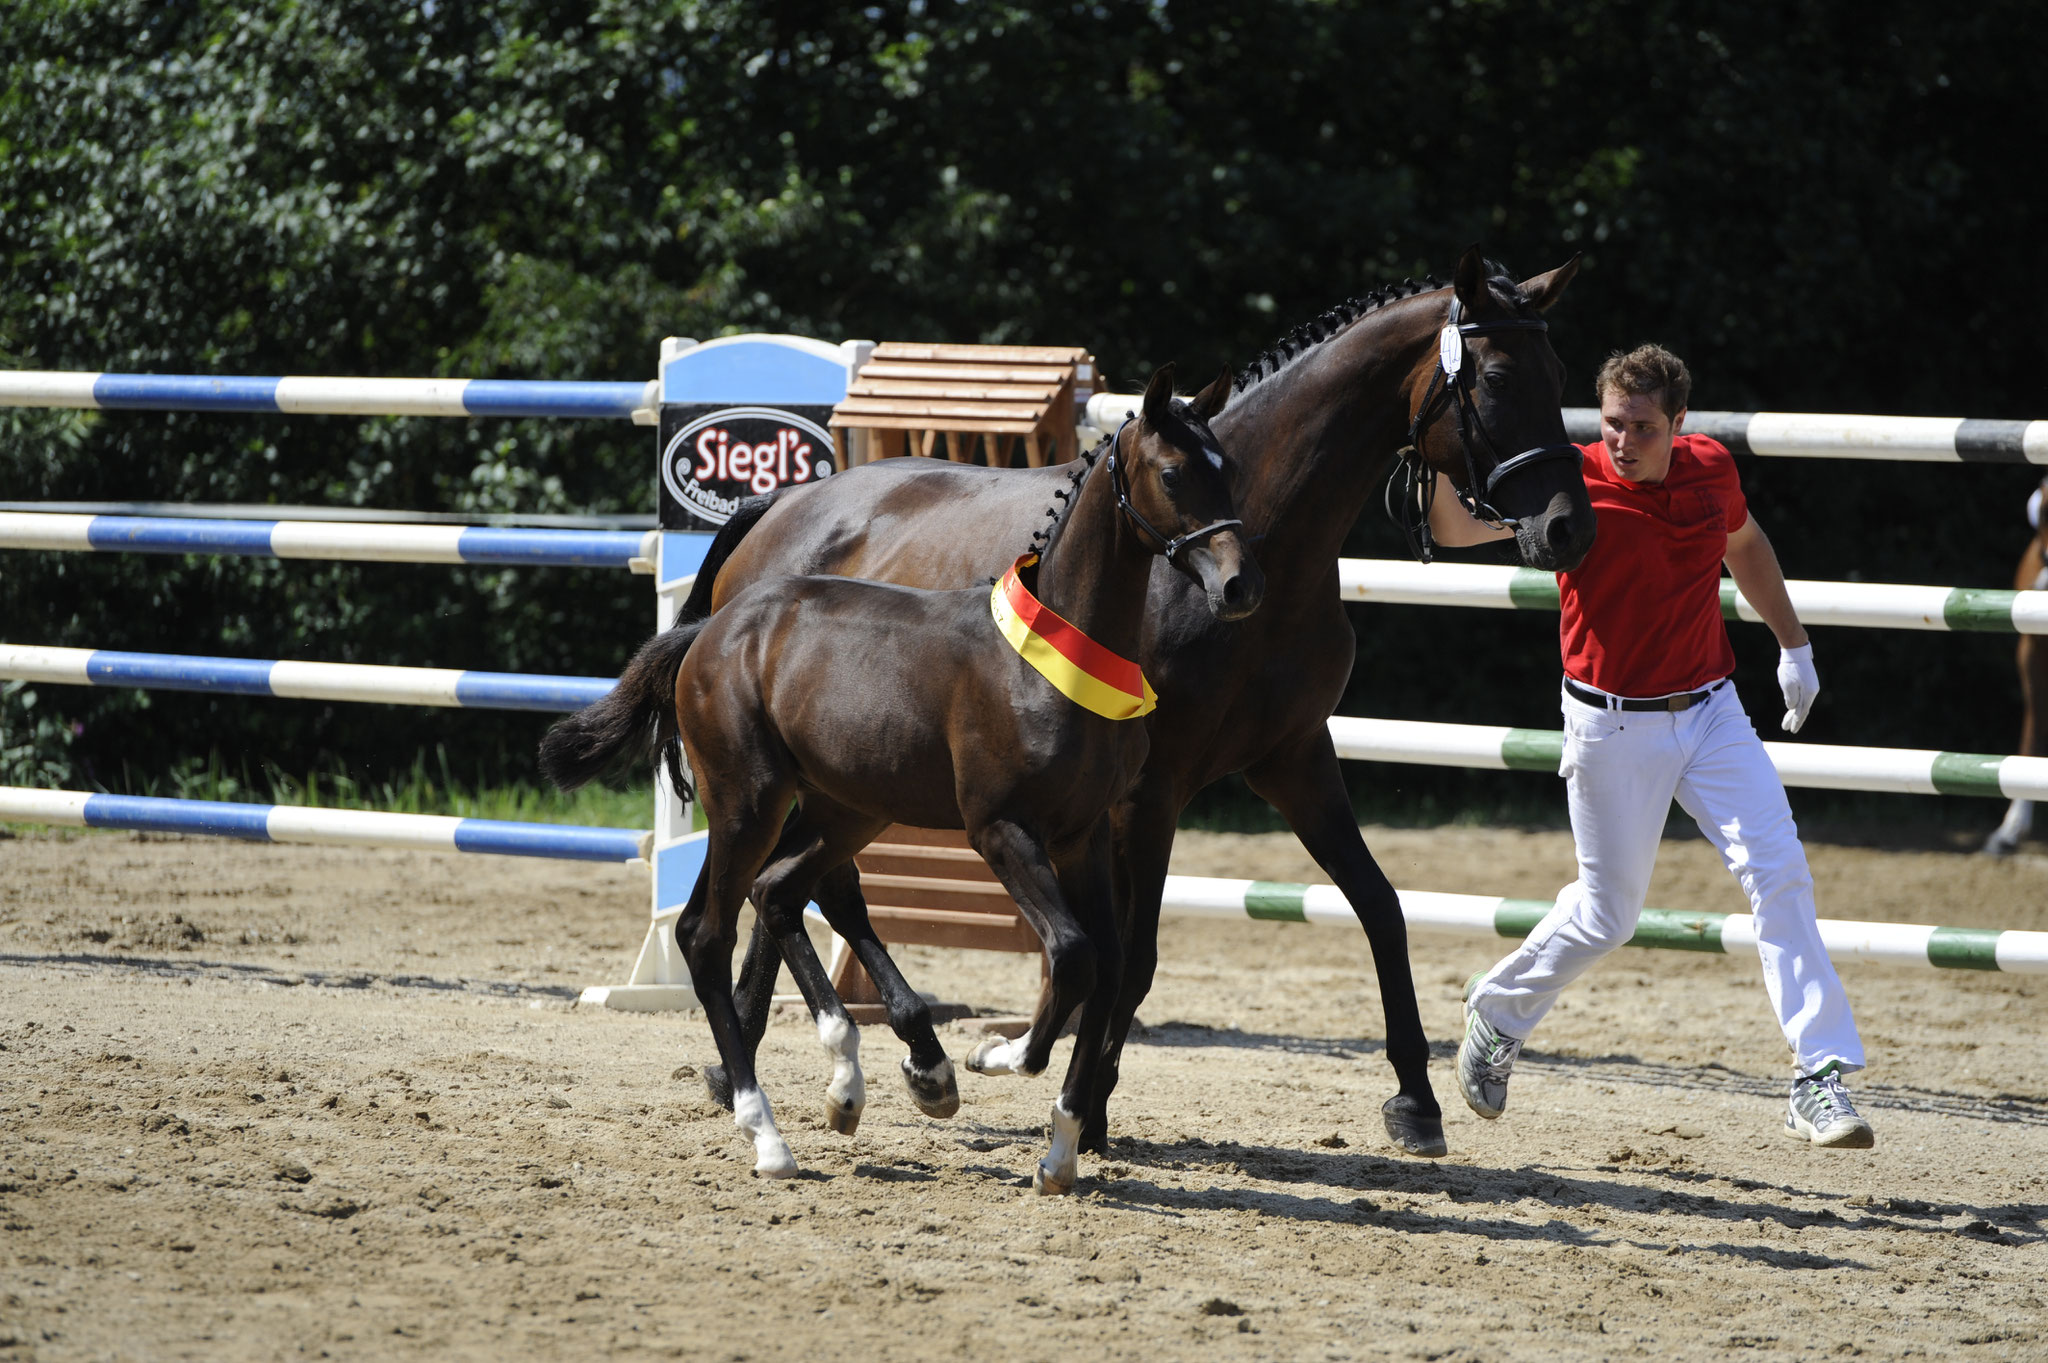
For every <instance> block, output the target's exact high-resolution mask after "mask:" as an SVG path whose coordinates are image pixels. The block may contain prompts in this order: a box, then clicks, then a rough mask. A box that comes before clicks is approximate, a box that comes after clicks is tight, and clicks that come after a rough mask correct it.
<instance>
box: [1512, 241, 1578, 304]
mask: <svg viewBox="0 0 2048 1363" xmlns="http://www.w3.org/2000/svg"><path fill="white" fill-rule="evenodd" d="M1579 260H1580V256H1579V253H1578V252H1576V251H1574V252H1573V253H1572V258H1571V259H1570V260H1567V261H1566V262H1565V263H1564V264H1562V265H1560V266H1558V267H1557V268H1556V269H1554V270H1552V271H1550V272H1549V273H1548V274H1540V275H1537V276H1536V277H1535V278H1534V279H1525V280H1523V281H1522V297H1524V298H1526V299H1528V300H1529V305H1530V306H1531V307H1533V308H1535V309H1536V311H1538V312H1549V311H1550V305H1551V304H1552V303H1555V302H1556V301H1557V298H1558V295H1559V294H1561V293H1563V292H1564V286H1565V285H1567V284H1569V283H1571V282H1572V277H1573V276H1574V275H1576V274H1578V272H1579Z"/></svg>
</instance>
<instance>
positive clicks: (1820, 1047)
mask: <svg viewBox="0 0 2048 1363" xmlns="http://www.w3.org/2000/svg"><path fill="white" fill-rule="evenodd" d="M1691 388H1692V378H1691V375H1690V374H1689V373H1688V372H1687V371H1686V367H1685V364H1684V362H1683V361H1681V360H1680V359H1679V358H1678V357H1677V356H1675V355H1673V354H1671V353H1670V352H1669V351H1667V350H1665V349H1663V348H1662V347H1660V346H1654V345H1645V346H1641V347H1639V348H1637V349H1635V350H1633V351H1630V352H1629V353H1627V354H1625V355H1624V354H1619V353H1617V354H1615V355H1614V356H1612V357H1610V358H1609V359H1608V361H1607V363H1606V364H1605V365H1603V366H1602V367H1601V369H1600V373H1599V377H1598V379H1597V390H1598V393H1599V399H1600V435H1601V438H1600V440H1599V442H1597V443H1595V444H1591V445H1586V446H1583V447H1582V451H1583V453H1584V454H1585V466H1584V470H1585V478H1586V488H1587V491H1588V492H1589V493H1590V494H1591V499H1592V503H1593V508H1594V511H1595V513H1596V514H1597V515H1598V517H1599V523H1600V524H1599V534H1598V537H1597V538H1596V539H1595V540H1594V543H1593V548H1592V551H1591V552H1590V553H1589V554H1588V555H1587V557H1586V560H1585V562H1584V563H1582V564H1580V565H1579V567H1577V568H1575V569H1573V570H1571V571H1570V572H1566V573H1561V574H1559V576H1558V588H1559V595H1560V597H1561V599H1562V606H1563V616H1562V619H1561V621H1560V625H1559V631H1558V634H1559V640H1560V644H1561V647H1562V652H1563V655H1564V698H1563V701H1562V704H1563V708H1564V728H1565V746H1564V760H1563V763H1562V765H1561V767H1560V771H1561V774H1562V775H1563V776H1564V778H1565V783H1566V785H1565V788H1566V792H1567V795H1568V798H1569V805H1570V810H1571V820H1572V838H1573V842H1574V843H1575V845H1576V850H1577V854H1578V863H1579V875H1578V879H1577V880H1574V881H1573V882H1572V883H1571V884H1569V885H1567V886H1565V887H1564V889H1562V890H1560V891H1559V892H1558V896H1557V904H1556V907H1554V908H1553V909H1552V910H1551V911H1550V913H1549V914H1548V915H1547V916H1546V917H1545V918H1544V919H1543V921H1542V922H1541V923H1539V924H1537V926H1536V929H1535V931H1533V932H1531V933H1530V934H1529V937H1528V940H1527V941H1525V942H1523V944H1522V946H1521V948H1520V949H1519V950H1517V951H1515V952H1513V953H1511V954H1510V955H1509V956H1508V957H1507V958H1506V959H1504V960H1503V961H1501V962H1500V964H1498V965H1496V966H1495V967H1494V968H1493V969H1492V970H1490V971H1485V972H1483V973H1482V974H1480V975H1476V976H1474V977H1473V979H1472V982H1471V983H1470V984H1468V985H1467V986H1466V991H1465V1039H1464V1042H1463V1044H1462V1045H1460V1047H1459V1048H1458V1087H1459V1088H1460V1089H1461V1090H1462V1091H1463V1092H1464V1095H1465V1101H1466V1102H1467V1103H1468V1104H1469V1105H1470V1106H1471V1108H1472V1110H1473V1111H1474V1112H1477V1113H1478V1114H1479V1115H1480V1116H1482V1117H1486V1118H1489V1119H1491V1118H1495V1117H1498V1116H1500V1114H1501V1112H1502V1110H1503V1109H1504V1108H1505V1107H1506V1106H1507V1085H1508V1076H1509V1074H1510V1072H1511V1071H1512V1070H1513V1068H1514V1063H1515V1056H1516V1055H1517V1053H1518V1052H1519V1051H1520V1050H1521V1048H1522V1044H1523V1043H1524V1042H1525V1041H1527V1040H1528V1039H1529V1036H1530V1034H1531V1033H1532V1032H1533V1031H1534V1030H1535V1029H1536V1026H1537V1024H1538V1023H1539V1022H1541V1021H1542V1020H1543V1016H1544V1014H1545V1013H1547V1012H1549V1010H1550V1006H1551V1005H1552V1004H1553V1003H1554V1002H1556V1000H1557V997H1558V995H1559V993H1560V992H1562V991H1563V989H1564V988H1565V986H1566V985H1568V984H1570V983H1571V982H1572V981H1573V980H1575V979H1577V978H1578V977H1579V976H1580V975H1581V974H1582V973H1584V972H1585V970H1586V969H1587V968H1588V967H1590V966H1591V965H1592V964H1593V963H1594V962H1595V961H1597V960H1599V959H1600V958H1601V957H1602V956H1604V955H1606V954H1607V953H1608V952H1610V951H1612V950H1613V949H1614V948H1616V947H1618V946H1620V945H1622V944H1623V943H1625V942H1626V941H1628V939H1629V937H1630V936H1631V935H1632V934H1633V933H1634V931H1635V926H1636V920H1637V918H1638V916H1639V915H1640V914H1641V912H1642V907H1643V900H1644V898H1645V896H1646V895H1647V894H1648V892H1649V885H1650V872H1651V870H1652V868H1653V867H1654V865H1655V864H1656V859H1657V844H1658V841H1659V839H1660V838H1661V836H1662V834H1663V829H1664V819H1665V815H1666V813H1667V812H1668V811H1669V809H1670V807H1671V800H1672V798H1673V796H1674V795H1675V796H1676V797H1677V799H1678V803H1679V805H1680V806H1681V807H1682V808H1683V809H1684V810H1685V812H1686V813H1688V814H1690V815H1692V816H1693V818H1694V820H1696V821H1697V822H1698V824H1699V826H1700V830H1701V831H1702V832H1703V833H1705V834H1706V836H1707V838H1708V840H1709V841H1711V842H1712V843H1713V844H1714V846H1715V847H1716V848H1717V849H1718V850H1719V851H1720V853H1721V856H1722V859H1723V860H1724V861H1725V862H1726V863H1727V865H1728V869H1729V870H1730V871H1732V872H1734V874H1735V877H1736V879H1738V880H1739V881H1740V882H1741V883H1742V888H1743V890H1744V891H1745V892H1746V893H1747V894H1748V895H1749V900H1750V903H1751V905H1752V906H1753V908H1754V911H1755V915H1756V920H1755V921H1756V935H1757V953H1758V955H1759V956H1760V957H1761V958H1762V962H1763V973H1764V989H1765V992H1766V993H1768V994H1769V996H1770V1001H1771V1006H1772V1008H1773V1009H1774V1010H1775V1011H1776V1013H1777V1017H1778V1025H1779V1026H1780V1027H1781V1028H1782V1029H1783V1031H1784V1033H1785V1039H1786V1041H1787V1042H1788V1043H1790V1045H1791V1048H1792V1055H1793V1074H1794V1076H1795V1077H1794V1079H1793V1082H1792V1092H1791V1099H1790V1102H1789V1104H1788V1109H1787V1112H1786V1114H1785V1133H1786V1134H1787V1135H1789V1136H1792V1137H1794V1138H1796V1139H1800V1140H1805V1141H1810V1142H1812V1143H1813V1144H1815V1145H1820V1146H1828V1147H1834V1148H1854V1149H1864V1148H1868V1147H1869V1146H1871V1145H1872V1144H1873V1143H1874V1136H1873V1134H1872V1131H1871V1127H1870V1123H1869V1122H1868V1121H1866V1120H1865V1119H1864V1118H1863V1117H1862V1116H1860V1115H1859V1114H1858V1113H1857V1111H1856V1109H1855V1106H1854V1105H1853V1104H1852V1103H1851V1102H1850V1099H1849V1095H1848V1093H1847V1091H1846V1090H1845V1089H1844V1088H1843V1086H1842V1076H1843V1075H1844V1074H1847V1073H1849V1072H1851V1071H1854V1070H1859V1069H1861V1068H1863V1044H1862V1041H1861V1039H1860V1038H1859V1037H1858V1035H1857V1032H1856V1023H1855V1019H1854V1018H1853V1017H1852V1016H1851V1015H1850V1011H1849V1000H1848V998H1847V997H1846V996H1845V994H1844V993H1843V991H1842V983H1841V980H1840V979H1839V978H1837V977H1836V975H1835V969H1834V965H1833V963H1832V962H1830V961H1829V960H1828V955H1827V951H1826V949H1825V948H1824V947H1823V946H1822V945H1821V940H1820V933H1819V930H1818V928H1817V927H1816V926H1815V922H1814V918H1815V910H1814V902H1813V877H1812V875H1811V873H1810V872H1809V871H1808V870H1807V865H1806V852H1805V849H1804V848H1802V847H1801V845H1800V842H1799V835H1798V831H1797V829H1796V828H1795V827H1794V826H1793V822H1792V811H1791V808H1790V806H1789V805H1788V804H1787V803H1786V801H1785V788H1784V786H1783V784H1782V783H1781V782H1780V781H1779V780H1778V774H1777V771H1776V769H1775V768H1774V767H1773V766H1772V765H1771V760H1770V758H1769V756H1768V755H1766V754H1765V752H1764V748H1763V744H1762V742H1761V741H1760V740H1759V739H1758V738H1757V736H1756V731H1755V729H1754V728H1753V727H1752V726H1751V725H1750V722H1749V717H1748V716H1747V715H1746V714H1745V713H1744V712H1743V709H1742V704H1741V702H1740V701H1739V700H1737V699H1736V695H1735V688H1734V687H1733V686H1732V685H1730V684H1729V683H1728V675H1729V673H1731V672H1732V671H1734V669H1735V655H1734V652H1733V651H1732V650H1731V649H1730V648H1729V645H1728V632H1727V629H1726V627H1725V626H1724V625H1723V624H1722V621H1721V608H1720V583H1721V572H1720V570H1721V565H1722V564H1723V563H1724V562H1725V563H1726V564H1727V566H1728V569H1729V571H1730V573H1732V574H1733V575H1734V578H1735V584H1736V586H1737V587H1738V588H1740V589H1741V591H1742V594H1743V596H1745V597H1746V598H1748V600H1749V603H1750V604H1751V605H1752V606H1754V607H1755V608H1756V611H1757V614H1758V615H1760V616H1762V617H1763V619H1764V622H1765V623H1766V624H1768V625H1769V626H1770V628H1771V632H1772V633H1773V634H1775V635H1777V637H1778V644H1779V650H1780V651H1779V655H1778V656H1779V662H1778V683H1779V686H1780V687H1781V689H1782V690H1783V692H1784V696H1785V706H1786V709H1785V717H1784V720H1783V727H1784V728H1785V729H1786V730H1787V731H1788V732H1797V730H1798V729H1799V726H1800V725H1801V724H1803V723H1805V721H1806V715H1807V711H1808V710H1809V709H1810V708H1811V707H1812V705H1813V700H1814V696H1815V695H1816V694H1817V693H1818V691H1819V689H1820V682H1819V679H1818V677H1817V675H1816V674H1815V672H1814V667H1813V647H1812V645H1811V644H1810V643H1809V642H1808V641H1807V637H1806V630H1805V629H1804V628H1803V627H1802V626H1801V625H1800V623H1799V616H1798V614H1797V612H1795V611H1794V610H1793V608H1792V600H1791V597H1790V596H1789V595H1788V594H1787V592H1786V590H1785V577H1784V574H1783V572H1782V571H1781V570H1780V569H1779V567H1778V560H1777V555H1776V554H1775V553H1773V552H1772V550H1771V543H1770V541H1769V540H1768V539H1766V538H1765V537H1764V532H1763V530H1762V528H1761V527H1759V526H1758V525H1757V523H1756V521H1755V520H1754V519H1753V518H1752V517H1751V516H1750V514H1749V509H1748V505H1747V503H1746V502H1745V501H1744V500H1743V496H1742V488H1741V484H1740V482H1739V480H1738V479H1737V477H1736V472H1735V463H1734V460H1733V458H1732V457H1731V456H1730V455H1729V453H1728V451H1727V449H1726V448H1725V447H1723V446H1722V445H1720V444H1718V443H1717V442H1715V441H1713V440H1710V439H1707V438H1706V437H1704V436H1696V435H1684V434H1682V431H1683V428H1684V425H1685V415H1686V401H1687V398H1688V396H1689V394H1690V392H1691ZM1430 521H1431V530H1432V532H1433V533H1434V534H1435V535H1436V538H1437V539H1438V541H1439V542H1441V543H1443V544H1446V545H1459V544H1476V543H1479V542H1481V541H1484V540H1488V539H1499V538H1503V537H1505V535H1506V534H1507V533H1508V532H1507V531H1505V530H1498V529H1494V528H1491V527H1488V526H1485V525H1483V524H1481V523H1479V522H1477V521H1474V520H1473V519H1472V518H1471V517H1470V516H1469V515H1467V514H1466V513H1465V512H1464V511H1463V509H1462V508H1460V507H1459V505H1458V503H1457V502H1456V500H1455V499H1453V498H1451V497H1449V496H1440V497H1437V498H1435V499H1434V502H1433V504H1432V507H1431V515H1430Z"/></svg>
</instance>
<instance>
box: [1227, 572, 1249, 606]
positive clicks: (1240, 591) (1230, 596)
mask: <svg viewBox="0 0 2048 1363" xmlns="http://www.w3.org/2000/svg"><path fill="white" fill-rule="evenodd" d="M1223 604H1224V605H1226V606H1230V607H1232V608H1236V607H1238V606H1241V605H1243V604H1244V579H1243V578H1241V577H1233V578H1231V579H1230V580H1229V581H1228V582H1225V583H1224V584H1223Z"/></svg>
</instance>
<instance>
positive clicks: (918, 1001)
mask: <svg viewBox="0 0 2048 1363" xmlns="http://www.w3.org/2000/svg"><path fill="white" fill-rule="evenodd" d="M813 897H814V898H815V899H816V900H817V901H818V908H819V910H820V911H821V912H823V913H824V915H825V921H826V922H828V923H830V924H831V925H832V930H833V931H834V932H836V933H838V934H839V935H840V936H841V937H842V938H844V939H845V940H846V945H847V946H848V948H849V949H851V950H852V952H853V955H854V959H856V960H858V961H859V962H860V963H861V965H862V966H863V967H864V968H865V969H866V970H867V972H868V978H869V979H872V980H873V981H874V982H875V991H876V992H877V993H879V994H880V995H881V996H882V1005H883V1007H885V1008H887V1009H888V1010H889V1027H890V1030H892V1031H894V1032H895V1033H896V1036H897V1039H899V1040H900V1041H902V1042H903V1044H904V1045H905V1046H907V1047H909V1049H910V1054H909V1055H906V1056H904V1057H903V1083H904V1086H905V1087H906V1088H908V1089H909V1090H910V1100H911V1101H912V1102H914V1103H916V1104H917V1108H918V1111H920V1112H922V1113H924V1114H925V1116H927V1117H939V1118H945V1117H950V1116H952V1115H953V1114H954V1113H956V1112H958V1111H959V1110H960V1081H959V1079H958V1078H957V1077H956V1076H955V1075H954V1073H953V1062H952V1061H951V1060H950V1059H948V1058H947V1056H946V1048H945V1047H944V1046H942V1045H940V1044H939V1034H938V1032H937V1031H935V1030H934V1029H933V1027H932V1009H931V1005H930V1004H928V1003H926V1002H925V1001H924V996H923V995H922V994H920V993H918V992H917V991H916V990H915V989H912V988H911V987H910V982H909V981H908V980H906V979H904V978H903V972H902V971H901V970H899V969H897V967H896V962H895V961H894V960H893V959H892V958H891V957H890V955H889V952H888V949H887V948H885V947H884V946H883V945H882V939H881V938H879V937H877V936H876V935H875V927H874V924H873V923H871V922H870V921H869V920H868V904H867V899H866V898H865V897H864V896H863V895H862V894H861V889H860V872H859V871H858V870H856V869H855V867H854V864H853V863H852V862H851V861H845V862H842V863H840V864H839V865H838V866H835V867H833V868H832V869H831V870H829V871H827V872H826V873H825V877H824V879H822V880H820V881H819V882H818V885H817V888H816V889H815V891H814V892H813Z"/></svg>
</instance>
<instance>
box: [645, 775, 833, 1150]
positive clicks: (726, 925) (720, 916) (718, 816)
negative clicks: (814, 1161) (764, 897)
mask: <svg viewBox="0 0 2048 1363" xmlns="http://www.w3.org/2000/svg"><path fill="white" fill-rule="evenodd" d="M692 765H693V766H695V764H694V763H693V764H692ZM794 793H795V792H794V791H793V790H789V789H786V788H785V789H782V790H780V791H774V790H770V791H761V792H755V793H754V795H755V798H754V799H753V800H751V801H747V800H746V798H745V796H743V795H742V794H741V793H740V792H737V791H732V792H727V791H721V792H720V794H721V796H722V798H721V799H720V800H719V802H718V804H717V805H712V806H708V807H707V813H708V814H709V815H710V819H711V836H710V839H709V842H710V845H709V847H708V848H707V849H706V854H705V858H704V868H703V870H701V871H700V872H699V873H698V875H697V884H696V887H695V888H694V889H692V890H691V892H690V902H689V903H688V904H687V905H685V906H684V908H683V912H682V913H681V914H680V915H678V916H677V918H676V946H677V947H678V948H679V949H680V950H681V952H682V954H683V959H684V961H685V962H686V963H687V964H688V966H689V968H690V980H691V983H692V984H693V985H694V986H695V987H696V991H697V1002H698V1003H699V1004H701V1005H702V1006H703V1009H704V1020H705V1021H706V1022H707V1023H709V1024H710V1027H711V1036H712V1039H713V1040H714V1041H715V1042H716V1043H717V1045H718V1054H719V1058H720V1059H721V1060H722V1061H723V1062H724V1065H725V1073H726V1074H727V1075H728V1076H730V1078H731V1082H732V1095H733V1121H734V1124H735V1125H737V1126H738V1127H739V1128H740V1130H742V1131H744V1132H745V1133H746V1134H747V1137H748V1139H750V1140H752V1141H753V1143H754V1172H755V1173H756V1174H758V1175H760V1176H761V1177H763V1178H789V1177H790V1176H792V1175H793V1174H795V1173H796V1158H795V1157H794V1156H793V1155H791V1154H790V1153H789V1145H788V1143H787V1142H786V1141H784V1140H783V1139H782V1133H781V1132H780V1131H778V1130H777V1129H776V1127H775V1116H774V1113H773V1112H772V1111H771V1110H770V1108H769V1106H768V1095H767V1094H765V1093H763V1092H762V1091H761V1084H760V1081H759V1079H757V1078H756V1077H755V1074H754V1058H753V1055H752V1053H751V1052H750V1051H749V1050H748V1049H747V1046H746V1042H745V1037H744V1035H743V1030H742V1027H741V1024H740V1019H739V1016H738V1013H737V1012H736V1011H735V1009H734V1007H733V997H732V953H733V948H734V947H735V946H737V945H738V941H739V930H738V921H739V911H740V905H741V903H743V902H744V901H745V899H746V893H747V888H748V887H749V886H750V885H751V884H752V883H753V880H754V877H755V875H756V874H757V873H758V872H759V870H760V867H761V864H762V863H763V862H764V861H766V860H767V858H768V854H769V852H770V850H772V848H773V846H774V843H775V840H776V833H777V830H778V829H779V828H780V826H781V813H782V811H783V810H784V809H786V808H788V805H789V800H790V797H791V796H792V795H793V794H794ZM778 795H779V796H780V798H779V799H777V798H776V797H777V796H778ZM721 806H729V807H731V808H732V810H733V812H732V813H722V812H721V809H720V807H721ZM749 806H750V807H749ZM807 945H808V944H807ZM813 959H815V953H813Z"/></svg>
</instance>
